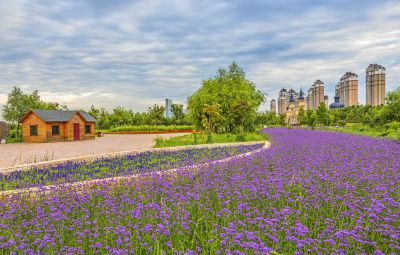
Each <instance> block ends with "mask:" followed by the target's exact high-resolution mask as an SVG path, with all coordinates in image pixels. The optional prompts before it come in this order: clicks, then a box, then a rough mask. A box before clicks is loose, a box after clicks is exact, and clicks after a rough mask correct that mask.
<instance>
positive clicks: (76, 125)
mask: <svg viewBox="0 0 400 255" xmlns="http://www.w3.org/2000/svg"><path fill="white" fill-rule="evenodd" d="M80 137H81V135H80V129H79V123H74V140H75V141H77V140H80Z"/></svg>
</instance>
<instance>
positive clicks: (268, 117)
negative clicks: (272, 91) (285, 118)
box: [255, 111, 281, 127]
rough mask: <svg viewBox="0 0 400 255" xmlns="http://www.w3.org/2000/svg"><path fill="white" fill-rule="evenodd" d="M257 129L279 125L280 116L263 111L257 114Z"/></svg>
mask: <svg viewBox="0 0 400 255" xmlns="http://www.w3.org/2000/svg"><path fill="white" fill-rule="evenodd" d="M255 123H256V125H257V126H258V127H263V126H277V125H281V120H280V116H279V115H277V114H276V113H274V112H270V111H265V112H259V113H257V118H256V121H255Z"/></svg>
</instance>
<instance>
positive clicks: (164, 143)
mask: <svg viewBox="0 0 400 255" xmlns="http://www.w3.org/2000/svg"><path fill="white" fill-rule="evenodd" d="M207 140H208V139H207V135H206V134H205V133H192V134H188V135H183V136H176V137H172V138H162V137H157V138H156V139H155V141H156V145H155V146H154V147H155V148H162V147H172V146H183V145H196V144H207V143H210V142H208V141H207ZM211 140H212V141H211V143H232V142H238V137H237V135H235V134H229V133H226V134H212V135H211ZM266 140H268V136H267V135H265V134H262V133H258V132H254V133H246V135H245V137H244V140H243V142H253V141H266Z"/></svg>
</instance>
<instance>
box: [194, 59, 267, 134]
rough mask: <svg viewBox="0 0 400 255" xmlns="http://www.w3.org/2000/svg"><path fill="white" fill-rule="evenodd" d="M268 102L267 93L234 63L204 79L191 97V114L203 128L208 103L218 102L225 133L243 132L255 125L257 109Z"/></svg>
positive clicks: (196, 123) (197, 124)
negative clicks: (204, 109)
mask: <svg viewBox="0 0 400 255" xmlns="http://www.w3.org/2000/svg"><path fill="white" fill-rule="evenodd" d="M264 101H265V94H263V93H262V92H261V91H259V90H257V89H256V87H255V85H254V83H253V82H251V81H249V80H247V79H246V75H245V72H244V71H243V69H242V68H240V67H239V65H238V64H236V63H235V62H233V63H232V64H231V65H230V66H229V68H228V70H226V69H224V68H221V69H219V70H218V72H217V75H216V76H215V77H213V78H210V79H207V80H204V81H203V83H202V86H201V88H200V89H198V90H197V91H196V92H195V93H194V94H193V95H191V96H190V97H189V98H188V109H189V115H190V117H191V119H192V121H193V122H194V124H195V125H196V126H197V127H198V128H200V127H202V115H203V108H204V107H205V105H213V104H215V103H218V104H219V105H220V108H221V117H222V120H223V122H222V123H221V125H220V127H221V129H222V130H223V131H226V132H234V131H236V132H240V130H241V127H244V128H246V129H247V130H249V129H251V128H254V123H255V120H256V118H257V109H258V107H259V106H260V105H261V103H263V102H264Z"/></svg>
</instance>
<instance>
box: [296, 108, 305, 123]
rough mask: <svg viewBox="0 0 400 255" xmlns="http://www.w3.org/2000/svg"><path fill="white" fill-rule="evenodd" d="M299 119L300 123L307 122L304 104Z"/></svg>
mask: <svg viewBox="0 0 400 255" xmlns="http://www.w3.org/2000/svg"><path fill="white" fill-rule="evenodd" d="M298 119H299V124H300V125H305V124H306V123H307V114H306V111H305V110H304V107H303V106H301V107H300V109H299V115H298Z"/></svg>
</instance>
